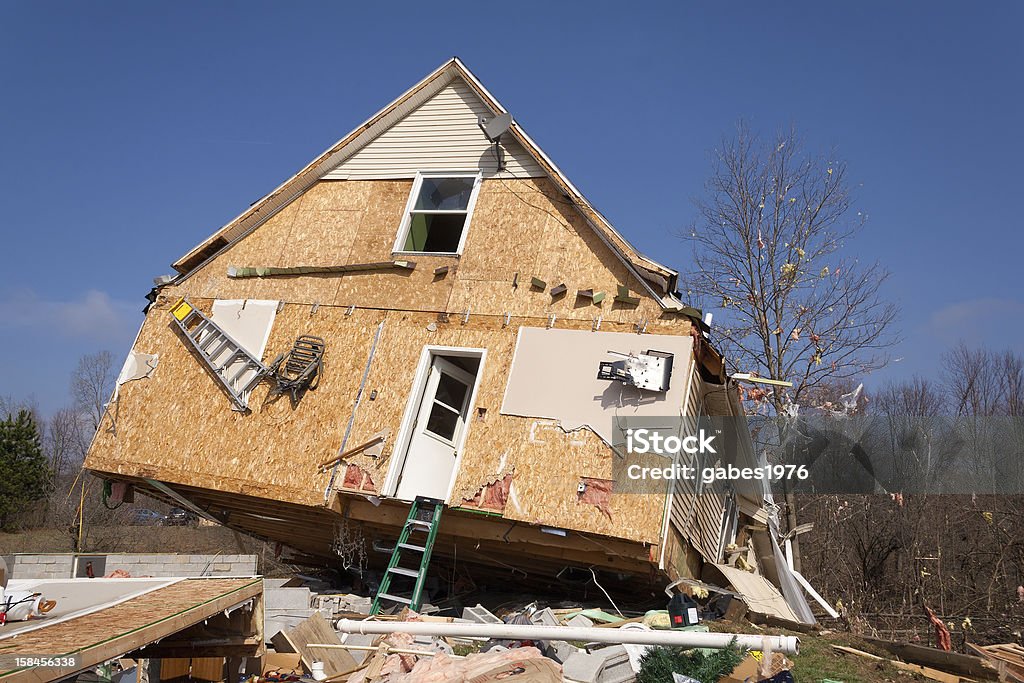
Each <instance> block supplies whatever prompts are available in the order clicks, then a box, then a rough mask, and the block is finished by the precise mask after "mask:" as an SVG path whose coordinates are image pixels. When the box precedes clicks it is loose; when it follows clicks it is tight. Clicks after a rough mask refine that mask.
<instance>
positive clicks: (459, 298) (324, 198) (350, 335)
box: [87, 179, 690, 543]
mask: <svg viewBox="0 0 1024 683" xmlns="http://www.w3.org/2000/svg"><path fill="white" fill-rule="evenodd" d="M411 186H412V183H411V181H404V180H372V181H370V180H367V181H352V180H347V181H342V180H338V181H322V182H320V183H318V184H316V185H314V186H313V187H312V188H311V189H310V190H309V191H307V192H306V193H305V194H304V195H302V196H301V197H299V198H298V199H296V200H295V201H294V202H292V204H290V205H289V206H288V207H286V208H285V209H284V210H282V211H281V212H280V213H278V214H277V215H276V216H274V217H273V218H271V219H270V220H269V221H267V222H266V223H265V224H264V225H262V226H261V227H259V228H258V229H256V230H255V231H254V232H252V233H251V234H250V235H248V236H246V237H244V238H242V239H241V240H239V241H238V242H237V243H236V244H234V245H233V246H231V247H230V248H229V249H227V250H226V251H224V252H223V253H222V254H220V255H219V256H217V257H216V258H214V259H212V260H211V261H210V262H209V263H207V264H206V265H205V266H204V267H202V268H201V269H199V270H198V271H196V272H195V273H194V274H193V275H191V276H190V277H188V278H187V279H185V280H184V281H183V282H182V283H181V284H179V285H177V286H174V287H168V288H165V289H164V290H163V291H162V293H161V297H160V299H159V301H158V303H157V305H155V306H153V307H152V309H151V310H150V312H149V314H148V316H147V319H146V322H145V324H144V326H143V330H142V334H141V336H140V338H139V340H138V343H137V344H136V347H135V348H136V350H137V351H140V352H144V353H159V354H160V364H159V367H158V369H157V371H156V372H155V373H154V375H153V376H152V377H151V378H149V379H144V380H139V381H135V382H131V383H129V384H126V385H125V386H123V387H122V389H121V398H120V406H119V409H118V416H119V417H118V420H117V425H116V431H115V430H111V429H109V428H110V426H111V425H110V424H109V423H108V424H105V425H104V428H103V430H102V431H101V433H100V435H99V436H98V438H97V439H96V442H95V444H94V446H93V448H92V450H91V451H90V454H89V458H88V461H87V466H88V467H90V468H92V469H95V470H99V471H103V472H110V473H120V474H124V475H130V476H134V477H151V478H157V479H160V480H163V481H168V482H176V483H180V484H184V485H188V486H197V487H202V488H211V489H217V490H223V491H229V492H238V493H245V494H248V495H258V496H266V497H272V498H279V499H281V500H284V501H288V502H293V503H298V504H303V505H320V504H322V503H323V500H324V491H325V488H326V487H327V486H328V479H329V475H328V474H320V473H318V472H317V466H318V465H319V463H321V462H323V461H325V460H328V459H329V458H331V457H332V456H334V455H335V454H336V453H337V452H338V450H339V448H340V447H341V443H342V437H343V434H344V433H345V428H346V425H347V423H348V420H349V417H350V416H351V414H352V408H353V404H354V401H355V397H356V392H357V388H358V386H359V381H360V378H361V376H362V373H363V370H364V368H365V367H366V363H367V359H368V356H369V352H370V347H371V343H372V340H373V337H374V333H375V331H376V329H377V326H378V325H379V324H380V323H381V322H383V323H384V327H383V331H382V336H381V339H380V342H379V344H378V347H377V351H376V355H375V356H374V359H373V363H372V364H371V367H370V371H369V375H368V381H367V386H366V395H367V398H365V399H364V401H363V403H362V405H361V406H360V408H359V411H358V413H357V415H356V418H355V421H354V425H353V430H352V434H351V436H350V438H349V441H348V444H347V445H348V446H352V445H355V444H358V443H361V442H362V441H365V440H367V439H369V438H370V437H372V436H373V435H374V434H377V433H378V432H381V431H384V430H387V431H389V432H390V435H391V437H390V439H389V440H388V442H387V443H386V444H385V447H384V448H383V450H382V452H381V454H380V455H379V456H378V457H371V456H367V455H356V456H353V457H351V458H349V459H348V461H347V462H346V463H345V465H344V468H342V469H341V470H340V472H341V474H339V476H338V480H337V483H338V485H341V484H342V482H343V480H344V479H345V477H344V473H345V472H346V471H349V470H348V467H349V465H352V466H353V467H354V468H357V469H355V470H351V471H352V472H357V473H365V474H366V477H367V478H368V479H367V478H362V477H361V478H360V482H361V484H360V486H361V488H363V489H364V490H366V489H367V485H366V484H365V482H366V481H368V480H372V481H373V482H374V486H375V487H378V488H379V487H380V486H381V485H382V484H383V482H384V479H385V474H386V472H387V468H388V466H389V465H390V463H391V449H392V447H393V443H394V438H395V436H396V435H397V432H398V430H399V425H400V422H401V419H402V415H403V413H404V411H405V408H406V404H407V401H408V398H409V393H410V390H411V388H412V385H413V378H414V375H415V372H416V367H417V362H418V360H419V357H420V354H421V351H422V349H423V347H424V346H425V345H443V346H459V347H473V348H486V349H487V360H486V363H485V364H484V367H483V370H482V372H483V377H482V380H481V384H480V389H479V394H478V396H477V399H476V403H475V408H476V409H480V410H474V413H473V415H471V416H470V422H469V431H468V437H467V442H466V447H465V449H464V455H463V457H462V461H461V466H460V469H459V472H458V474H457V479H456V482H455V497H454V499H453V505H457V504H458V503H459V502H460V501H461V500H463V499H465V500H469V499H472V498H473V497H474V496H475V495H476V494H477V493H478V492H479V491H480V489H481V487H482V486H485V485H487V484H491V483H493V482H495V481H498V480H500V479H504V478H505V477H507V476H508V475H510V474H511V475H512V479H511V489H510V491H509V499H508V502H507V503H506V505H505V509H504V516H505V517H507V518H508V519H511V520H519V521H525V522H535V523H543V524H547V525H551V526H558V527H564V528H570V529H576V530H580V531H584V532H592V533H596V534H603V535H608V536H617V537H622V538H627V539H630V540H636V541H643V542H649V543H656V542H658V537H659V534H660V529H661V521H662V518H663V509H664V508H663V506H664V498H663V497H659V496H646V497H645V496H640V495H613V496H612V502H611V506H610V508H609V509H608V510H607V511H602V510H600V509H598V507H597V506H595V505H591V504H588V503H586V502H583V501H581V500H580V499H579V498H578V496H577V486H578V484H579V482H580V480H581V478H583V477H587V478H593V479H610V478H611V459H610V458H611V454H610V452H609V451H608V449H607V448H606V447H605V446H604V444H603V443H602V442H601V441H600V440H599V439H598V438H597V437H596V436H594V435H593V434H592V433H590V432H589V431H586V430H581V431H577V432H574V433H570V434H566V433H564V432H563V431H562V430H561V429H560V428H559V427H557V426H556V425H554V424H553V423H551V422H550V421H545V420H533V419H529V418H523V417H513V416H503V415H500V414H499V411H500V407H501V400H502V396H503V392H504V389H505V380H506V378H507V376H508V372H509V366H510V363H511V360H512V354H513V350H514V347H515V340H516V332H517V330H518V328H519V326H520V325H530V326H545V325H547V324H550V320H551V319H550V316H551V315H552V314H553V315H555V321H554V324H555V326H557V327H568V328H573V329H588V330H589V329H592V328H593V326H594V323H595V321H596V320H597V319H598V318H600V319H601V329H602V330H610V331H622V332H633V331H635V330H636V326H637V325H638V324H644V323H646V325H647V332H648V333H652V334H680V335H686V334H689V333H690V323H689V322H688V321H687V320H686V319H685V318H679V317H676V316H674V315H672V314H666V313H664V312H663V311H662V310H661V309H660V307H659V306H658V304H657V302H656V301H655V300H654V299H653V298H652V297H649V296H647V295H646V294H644V291H643V289H642V286H641V284H640V282H639V281H637V280H636V279H635V277H634V276H632V275H631V274H630V272H629V271H628V269H627V268H626V266H625V265H623V263H622V262H621V261H620V260H619V259H618V258H617V257H616V256H615V255H614V254H613V253H612V252H611V251H610V250H609V248H608V247H606V246H605V245H604V243H603V242H602V241H601V240H600V238H598V237H597V236H596V235H595V233H594V232H593V231H592V229H591V228H590V227H589V225H588V224H587V223H586V221H585V220H584V219H583V217H582V216H581V215H580V214H579V213H578V212H577V211H576V210H575V209H574V208H573V207H572V206H570V205H569V204H568V203H567V200H565V198H564V197H562V196H561V195H560V194H559V193H558V192H557V191H556V190H555V188H554V186H553V185H552V184H551V183H550V182H549V181H547V180H544V179H525V180H508V179H487V180H484V181H483V184H482V188H481V191H480V195H479V198H478V201H477V204H476V210H475V213H474V215H473V217H472V222H471V225H470V229H469V230H470V231H469V233H468V238H467V241H466V247H465V251H464V253H463V254H462V256H461V258H454V257H439V256H420V257H413V258H414V260H415V261H416V262H417V268H416V269H415V270H414V271H412V272H396V271H387V272H362V273H352V274H345V275H343V276H342V275H315V276H302V277H291V278H263V279H259V278H257V279H231V278H228V277H227V270H228V267H229V266H298V265H346V264H357V263H368V262H379V261H388V260H390V259H392V258H393V255H392V252H391V249H392V247H393V244H394V240H395V234H396V232H397V230H398V226H399V223H400V222H401V219H402V212H403V211H404V208H405V205H406V201H407V199H408V193H409V191H410V190H411ZM438 266H449V272H448V273H447V274H445V275H444V276H440V277H438V276H435V275H434V272H433V271H434V269H435V268H436V267H438ZM531 277H538V278H541V279H542V280H545V281H546V282H547V288H546V289H545V290H544V291H540V290H538V289H536V288H533V287H531V286H530V279H531ZM561 283H565V284H566V286H567V289H568V292H567V293H566V295H564V296H562V297H552V296H551V293H550V290H551V288H552V287H554V286H556V285H558V284H561ZM619 284H626V285H627V286H628V287H629V288H630V289H631V290H632V291H633V292H634V295H636V296H640V298H641V301H640V304H639V305H637V306H623V305H621V304H618V303H615V302H614V301H613V297H614V295H615V292H616V288H617V286H618V285H619ZM584 289H592V290H595V291H604V292H606V293H607V296H606V298H605V300H604V301H603V302H602V303H601V304H600V305H595V304H593V303H592V302H591V301H590V300H589V299H585V298H582V297H578V296H577V294H576V293H577V291H578V290H584ZM179 296H188V297H189V298H190V300H191V301H192V302H193V303H195V304H197V305H198V306H199V307H200V308H202V309H203V310H205V311H207V312H209V310H210V307H211V305H212V302H213V300H214V299H239V298H258V299H272V300H279V301H282V302H284V306H283V309H282V310H281V311H280V313H279V314H278V316H277V320H276V322H275V325H274V328H273V330H272V333H271V337H270V341H269V343H268V346H267V352H266V357H265V359H264V360H265V361H269V360H270V359H272V358H273V357H274V356H276V355H277V354H278V353H279V352H283V351H286V350H287V349H288V348H290V346H291V344H292V342H293V341H294V339H295V338H296V337H297V336H299V335H302V334H312V335H317V336H320V337H323V338H324V339H325V340H326V342H327V352H326V356H325V369H324V372H323V376H322V380H321V383H320V386H319V388H318V389H317V390H316V391H315V392H311V393H309V394H307V395H306V396H305V397H304V398H303V399H302V400H301V401H300V402H299V403H298V405H297V406H293V405H291V403H290V401H289V399H288V398H287V397H280V398H278V399H276V400H268V398H267V386H266V385H265V384H264V385H261V386H260V387H259V388H257V390H256V391H255V392H254V393H253V396H252V398H251V400H250V407H251V408H252V411H251V413H249V414H242V413H238V412H234V411H232V410H230V404H229V402H228V400H227V398H226V397H225V396H224V394H223V393H222V392H221V390H220V389H219V388H218V385H217V384H216V382H215V380H214V379H213V378H212V377H211V376H210V375H209V373H208V371H207V370H206V369H205V368H204V366H203V365H202V364H201V363H200V362H199V360H198V359H197V358H195V357H194V356H193V355H192V353H191V352H190V351H189V350H188V348H187V347H186V346H185V345H184V344H183V343H182V341H181V339H179V338H178V335H177V332H176V331H175V329H174V328H172V326H171V323H170V316H169V314H168V308H169V306H170V305H171V304H172V303H173V302H174V301H175V300H176V299H177V298H178V297H179ZM352 306H355V308H354V309H350V307H352ZM467 311H468V312H469V319H468V322H463V320H464V318H463V314H464V313H465V312H467ZM446 313H447V314H448V315H447V316H446V315H445V314H446ZM506 315H510V316H511V318H510V319H509V320H508V321H507V322H506V318H505V316H506ZM371 392H375V393H374V394H373V399H372V400H370V399H369V394H370V393H371ZM349 479H352V480H354V479H353V477H349Z"/></svg>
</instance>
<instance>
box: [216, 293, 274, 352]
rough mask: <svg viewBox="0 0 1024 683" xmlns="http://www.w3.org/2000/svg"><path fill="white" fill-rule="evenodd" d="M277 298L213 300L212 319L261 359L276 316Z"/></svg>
mask: <svg viewBox="0 0 1024 683" xmlns="http://www.w3.org/2000/svg"><path fill="white" fill-rule="evenodd" d="M277 303H278V302H276V301H262V300H258V299H245V300H243V299H232V300H217V301H214V302H213V316H212V318H213V322H214V323H215V324H216V325H218V326H219V327H220V328H221V329H222V330H224V331H225V332H227V333H228V336H229V337H231V338H232V339H234V340H235V341H236V342H238V343H239V344H241V345H242V348H244V349H245V350H246V351H248V352H249V353H251V354H252V355H253V356H255V357H256V358H259V359H262V358H263V352H264V351H265V350H266V348H267V340H268V339H270V330H271V329H272V328H273V327H274V318H275V317H277Z"/></svg>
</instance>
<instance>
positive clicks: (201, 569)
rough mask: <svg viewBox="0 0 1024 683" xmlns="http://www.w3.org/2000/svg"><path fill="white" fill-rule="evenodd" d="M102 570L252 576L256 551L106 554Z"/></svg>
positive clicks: (176, 574)
mask: <svg viewBox="0 0 1024 683" xmlns="http://www.w3.org/2000/svg"><path fill="white" fill-rule="evenodd" d="M106 557H107V562H106V566H105V567H104V570H103V571H104V573H106V574H109V573H111V572H113V571H116V570H118V569H123V570H124V571H126V572H128V573H129V574H131V575H132V576H158V577H164V576H253V575H255V574H256V573H257V566H256V565H257V557H256V555H185V554H174V555H170V554H166V555H144V554H113V553H112V554H109V555H107V556H106Z"/></svg>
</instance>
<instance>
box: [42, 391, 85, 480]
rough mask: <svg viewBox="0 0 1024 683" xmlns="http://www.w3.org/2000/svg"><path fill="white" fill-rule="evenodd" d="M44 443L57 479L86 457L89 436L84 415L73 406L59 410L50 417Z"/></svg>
mask: <svg viewBox="0 0 1024 683" xmlns="http://www.w3.org/2000/svg"><path fill="white" fill-rule="evenodd" d="M44 443H45V444H46V451H47V455H48V456H49V458H50V469H51V471H52V472H53V476H54V481H56V480H57V479H58V478H60V477H62V476H63V475H65V474H67V473H68V472H70V471H71V470H73V469H74V468H75V467H76V466H77V465H79V464H81V462H82V461H83V460H84V459H85V451H86V449H87V448H88V446H89V438H88V435H86V433H85V429H84V425H83V418H82V416H81V415H79V414H78V413H77V412H76V411H75V410H73V409H71V408H62V409H61V410H58V411H57V412H56V413H54V415H53V417H51V418H50V421H49V425H48V428H47V430H46V436H45V439H44Z"/></svg>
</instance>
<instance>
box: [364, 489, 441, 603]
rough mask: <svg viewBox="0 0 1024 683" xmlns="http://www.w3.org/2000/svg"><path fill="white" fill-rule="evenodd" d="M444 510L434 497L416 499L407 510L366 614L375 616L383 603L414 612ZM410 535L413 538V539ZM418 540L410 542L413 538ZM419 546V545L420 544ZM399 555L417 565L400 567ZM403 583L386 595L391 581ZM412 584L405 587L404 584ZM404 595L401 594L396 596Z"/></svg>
mask: <svg viewBox="0 0 1024 683" xmlns="http://www.w3.org/2000/svg"><path fill="white" fill-rule="evenodd" d="M443 509H444V502H443V501H440V500H437V499H436V498H425V497H423V496H417V497H416V500H414V501H413V503H412V507H411V508H410V509H409V516H408V517H407V518H406V520H405V526H403V527H402V533H400V534H399V535H398V542H397V543H396V544H395V549H394V550H393V551H392V552H391V561H390V562H388V568H387V570H386V571H385V572H384V578H383V579H382V580H381V582H380V588H379V589H378V590H377V595H376V596H375V597H374V598H373V606H372V607H371V608H370V614H378V613H380V611H381V608H382V607H383V606H384V603H391V606H398V605H407V606H408V607H409V609H411V610H413V611H414V612H418V611H419V609H420V605H421V604H422V603H423V586H424V585H425V584H426V581H427V567H428V566H429V565H430V554H431V553H432V552H433V550H434V540H435V539H436V538H437V527H438V525H439V524H440V523H441V511H442V510H443ZM414 534H415V535H416V536H414ZM417 538H418V539H422V540H419V541H418V542H415V543H414V542H413V541H414V540H415V539H417ZM421 544H422V545H421ZM403 553H408V554H410V555H411V556H412V557H414V558H415V557H418V558H419V559H418V566H417V567H415V568H410V567H403V566H402V565H401V560H402V555H403ZM396 581H397V582H399V584H405V585H406V586H407V588H406V589H405V590H404V591H400V590H395V591H394V593H390V592H389V591H391V590H392V588H391V586H392V584H393V583H394V582H396ZM410 583H411V584H412V587H411V588H408V584H410ZM398 593H405V595H398Z"/></svg>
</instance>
